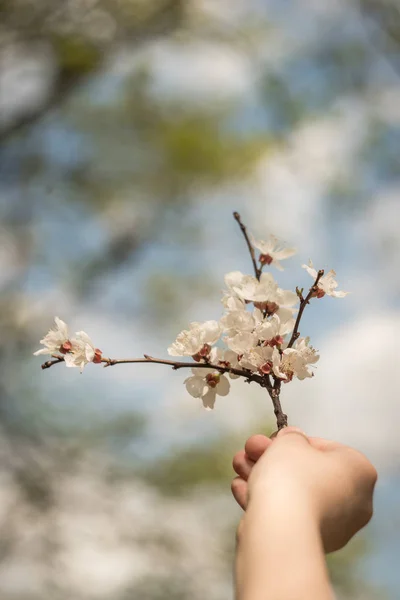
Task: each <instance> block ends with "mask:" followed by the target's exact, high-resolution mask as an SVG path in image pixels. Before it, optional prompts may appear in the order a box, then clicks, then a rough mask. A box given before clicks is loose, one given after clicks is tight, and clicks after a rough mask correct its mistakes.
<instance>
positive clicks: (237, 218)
mask: <svg viewBox="0 0 400 600" xmlns="http://www.w3.org/2000/svg"><path fill="white" fill-rule="evenodd" d="M233 217H234V219H235V221H237V223H238V225H239V227H240V229H241V232H242V233H243V236H244V239H245V240H246V244H247V248H248V249H249V252H250V256H251V261H252V263H253V268H254V274H255V276H256V278H257V279H258V281H260V277H261V269H260V268H259V267H257V261H256V255H255V252H254V248H253V246H252V245H251V242H250V239H249V236H248V235H247V229H246V227H245V226H244V225H243V223H242V219H241V218H240V215H239V213H238V212H236V211H235V212H234V213H233Z"/></svg>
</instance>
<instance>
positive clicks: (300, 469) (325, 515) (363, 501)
mask: <svg viewBox="0 0 400 600" xmlns="http://www.w3.org/2000/svg"><path fill="white" fill-rule="evenodd" d="M272 437H273V439H270V438H267V437H265V436H263V435H254V436H252V437H250V438H249V439H248V440H247V442H246V444H245V448H244V450H242V451H240V452H238V453H237V454H235V456H234V458H233V468H234V470H235V471H236V473H237V474H238V477H237V478H235V479H234V480H233V482H232V493H233V495H234V497H235V499H236V501H237V502H238V503H239V504H240V506H241V507H242V508H243V509H245V510H246V508H247V505H248V503H249V502H252V501H253V498H257V499H258V500H260V498H261V500H262V498H267V497H270V496H271V495H273V494H278V495H279V496H280V497H281V496H282V497H284V496H286V497H289V498H290V502H296V498H302V499H303V500H304V499H305V501H306V502H307V503H309V505H310V507H312V511H313V514H314V516H315V518H316V519H317V520H318V524H319V528H320V532H321V536H322V541H323V544H324V549H325V552H333V551H334V550H339V549H340V548H342V547H343V546H344V545H345V544H347V542H348V541H349V540H350V539H351V538H352V537H353V535H355V534H356V533H357V532H358V531H359V530H360V529H361V528H362V527H364V526H365V525H366V524H367V523H368V522H369V520H370V519H371V517H372V496H373V490H374V486H375V483H376V479H377V473H376V470H375V468H374V467H373V466H372V464H371V463H370V462H369V461H368V459H367V458H366V457H365V456H364V455H363V454H361V453H360V452H357V451H356V450H353V449H352V448H349V447H347V446H344V445H342V444H339V443H336V442H331V441H327V440H324V439H321V438H311V437H310V438H308V437H307V436H306V435H305V434H303V433H302V432H301V431H300V430H299V429H296V428H294V427H287V428H285V429H282V430H281V431H280V432H279V433H278V434H277V435H276V437H274V436H272Z"/></svg>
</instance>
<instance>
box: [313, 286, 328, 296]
mask: <svg viewBox="0 0 400 600" xmlns="http://www.w3.org/2000/svg"><path fill="white" fill-rule="evenodd" d="M324 296H325V292H324V290H323V289H321V288H320V287H317V289H316V290H315V291H314V292H313V293H312V295H311V297H312V298H323V297H324Z"/></svg>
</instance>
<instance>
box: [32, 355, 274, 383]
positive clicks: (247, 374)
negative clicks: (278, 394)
mask: <svg viewBox="0 0 400 600" xmlns="http://www.w3.org/2000/svg"><path fill="white" fill-rule="evenodd" d="M62 362H64V357H63V356H58V355H53V360H48V361H46V362H44V363H43V364H42V365H41V367H42V369H43V370H44V369H49V368H50V367H52V366H54V365H57V364H59V363H62ZM100 362H101V363H103V364H104V367H113V366H114V365H123V364H136V363H151V364H158V365H166V366H168V367H171V368H172V369H173V370H174V371H177V370H178V369H188V368H196V369H214V370H215V371H219V372H220V373H233V374H234V375H239V377H244V378H245V379H246V381H248V382H249V383H251V382H252V381H254V382H255V383H258V384H259V385H260V386H261V387H265V388H267V389H272V386H271V384H270V382H268V381H267V379H266V377H265V376H264V375H258V374H257V373H252V372H251V371H248V370H246V369H235V368H233V367H225V366H222V365H214V364H212V363H209V362H183V361H182V362H179V361H174V360H166V359H164V358H154V357H153V356H149V355H148V354H145V355H144V358H102V359H101V361H100Z"/></svg>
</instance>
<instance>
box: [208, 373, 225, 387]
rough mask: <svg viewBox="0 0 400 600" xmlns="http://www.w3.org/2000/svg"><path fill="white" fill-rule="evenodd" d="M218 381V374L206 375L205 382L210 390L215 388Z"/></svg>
mask: <svg viewBox="0 0 400 600" xmlns="http://www.w3.org/2000/svg"><path fill="white" fill-rule="evenodd" d="M220 379H221V375H220V374H219V373H208V375H206V382H207V384H208V385H209V386H210V388H215V387H217V385H218V384H219V381H220Z"/></svg>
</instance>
